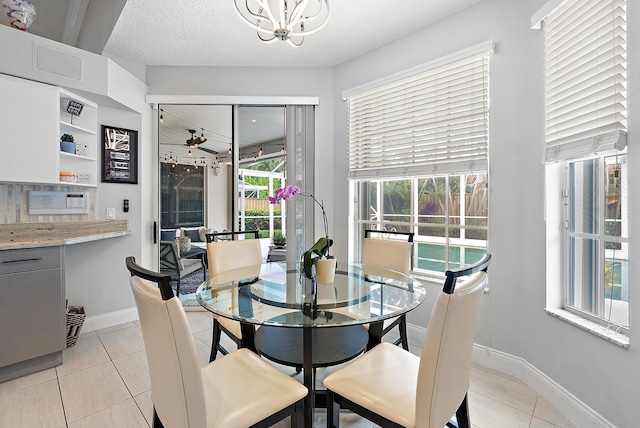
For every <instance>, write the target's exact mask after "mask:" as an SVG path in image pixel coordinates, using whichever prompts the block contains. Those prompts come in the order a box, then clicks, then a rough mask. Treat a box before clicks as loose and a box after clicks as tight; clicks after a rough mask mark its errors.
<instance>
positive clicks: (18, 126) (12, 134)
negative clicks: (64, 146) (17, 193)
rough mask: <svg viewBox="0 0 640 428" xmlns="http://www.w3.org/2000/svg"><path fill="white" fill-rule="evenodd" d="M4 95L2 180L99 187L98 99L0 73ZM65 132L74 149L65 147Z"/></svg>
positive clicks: (0, 104) (0, 141) (0, 100)
mask: <svg viewBox="0 0 640 428" xmlns="http://www.w3.org/2000/svg"><path fill="white" fill-rule="evenodd" d="M0 94H1V95H0V129H1V130H2V132H0V147H1V148H2V152H1V156H0V181H3V182H15V183H43V184H59V183H63V184H65V185H69V184H72V185H76V186H96V184H97V177H98V167H97V163H98V162H97V159H98V133H97V126H98V106H97V105H96V104H95V103H93V102H91V101H89V100H86V99H84V98H82V97H80V96H77V95H75V94H73V93H72V92H69V91H67V90H64V89H59V88H57V87H56V86H52V85H47V84H43V83H38V82H33V81H31V80H27V79H20V78H16V77H13V76H9V75H6V74H0ZM70 103H71V106H70ZM74 108H75V109H76V110H75V111H76V112H78V109H80V111H79V113H80V114H79V115H73V114H71V113H69V111H73V109H74ZM68 110H69V111H68ZM63 134H70V135H72V136H73V142H74V143H75V150H70V151H67V152H63V151H62V150H61V145H60V139H61V136H62V135H63Z"/></svg>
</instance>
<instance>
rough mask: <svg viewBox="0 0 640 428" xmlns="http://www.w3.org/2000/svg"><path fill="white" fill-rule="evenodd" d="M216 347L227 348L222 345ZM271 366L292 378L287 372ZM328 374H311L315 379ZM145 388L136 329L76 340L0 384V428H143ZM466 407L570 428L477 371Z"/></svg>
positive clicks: (359, 423)
mask: <svg viewBox="0 0 640 428" xmlns="http://www.w3.org/2000/svg"><path fill="white" fill-rule="evenodd" d="M187 316H188V319H189V323H190V325H191V329H192V331H193V336H194V338H195V343H196V347H197V350H198V354H199V357H200V362H201V364H202V365H204V364H207V363H208V359H209V349H210V346H211V345H210V344H211V328H212V320H211V316H210V315H209V314H208V313H207V312H201V311H188V312H187ZM223 339H224V337H223ZM223 346H227V347H229V348H231V349H233V346H234V345H233V344H232V342H230V341H228V342H223ZM411 349H412V351H414V352H418V351H419V345H417V344H411ZM279 367H280V368H281V369H282V370H284V371H285V372H287V373H290V374H291V375H292V376H294V375H295V372H294V370H293V369H291V368H288V367H283V366H279ZM328 371H330V369H327V370H325V371H322V370H319V371H318V377H319V378H320V379H321V378H323V377H324V376H326V374H327V373H328ZM150 388H151V385H150V382H149V375H148V366H147V360H146V355H145V351H144V343H143V340H142V332H141V330H140V328H139V324H138V323H137V322H133V323H126V324H122V325H119V326H115V327H111V328H108V329H103V330H98V331H95V332H89V333H84V334H81V335H80V338H79V339H78V342H77V344H76V346H75V347H72V348H68V349H66V350H65V351H64V363H63V364H62V365H61V366H59V367H56V368H52V369H48V370H44V371H42V372H38V373H34V374H31V375H28V376H24V377H21V378H18V379H14V380H11V381H8V382H4V383H0V428H63V427H64V428H148V427H149V426H150V421H151V417H152V403H151V391H150ZM469 402H470V413H471V421H472V424H473V426H474V427H475V428H500V427H509V428H518V427H522V428H527V427H529V428H555V427H562V428H575V427H574V425H573V424H572V423H571V422H569V421H568V420H567V419H566V418H565V417H563V416H562V415H561V414H560V413H559V412H558V411H557V410H556V409H555V408H554V407H553V406H552V405H551V404H550V403H549V402H547V401H546V400H545V399H544V398H542V397H541V396H540V395H538V394H537V393H536V392H535V391H533V390H532V389H531V388H529V387H528V386H527V385H525V384H524V383H523V382H522V381H520V380H519V379H516V378H513V377H510V376H506V375H504V374H501V373H499V372H495V371H492V370H488V369H485V368H483V367H480V366H474V367H473V368H472V370H471V388H470V393H469ZM325 419H326V418H325V415H324V414H323V412H322V411H318V412H317V414H316V419H315V426H316V427H324V426H325ZM341 425H342V426H344V427H348V428H364V427H367V428H371V427H373V426H374V425H373V424H372V423H371V422H368V421H366V420H364V419H362V418H360V417H358V416H357V415H353V414H351V413H343V414H342V415H341ZM276 426H277V427H278V428H284V427H287V426H288V424H287V423H286V421H285V422H281V423H279V424H277V425H276Z"/></svg>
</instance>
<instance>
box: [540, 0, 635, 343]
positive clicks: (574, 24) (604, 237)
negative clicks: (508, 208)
mask: <svg viewBox="0 0 640 428" xmlns="http://www.w3.org/2000/svg"><path fill="white" fill-rule="evenodd" d="M556 4H557V7H555V8H553V9H552V10H551V11H550V12H549V13H547V14H546V16H545V17H543V18H542V19H543V20H544V23H545V47H546V74H545V79H546V142H545V151H544V157H543V161H544V162H545V163H546V164H547V180H548V181H547V188H548V189H549V190H548V193H547V204H548V206H553V207H555V208H554V209H556V210H557V211H558V212H555V213H554V212H550V213H549V215H548V217H550V218H548V219H547V220H548V222H551V223H553V217H554V216H557V217H558V218H561V219H562V222H559V223H558V226H559V227H561V228H562V229H563V231H562V233H560V234H559V235H558V236H559V237H560V238H561V240H556V239H555V236H553V235H554V232H553V231H552V230H551V231H550V228H549V226H547V233H548V237H547V242H548V243H550V245H548V252H547V271H548V272H549V271H554V270H556V269H555V266H558V265H557V264H556V262H555V260H553V258H554V257H557V256H560V257H561V258H562V260H563V261H562V263H561V264H560V265H559V266H558V267H559V269H558V270H560V271H562V272H561V274H560V275H558V276H557V277H556V279H554V278H553V277H551V281H550V282H551V284H548V286H547V291H548V292H549V293H550V294H553V293H554V290H553V289H552V288H553V287H555V286H556V285H555V283H556V282H557V283H562V284H564V286H563V287H562V286H561V288H562V289H563V295H562V298H561V303H560V305H561V307H562V309H566V310H568V311H570V312H573V313H576V314H578V315H580V316H582V317H583V318H586V319H589V320H591V321H595V322H596V323H599V324H603V325H606V326H613V327H614V329H615V330H618V331H622V332H625V331H628V326H629V312H628V304H629V303H628V302H629V285H628V274H627V271H628V217H627V205H628V199H627V156H626V144H627V139H626V130H627V106H626V100H627V88H626V86H627V83H626V3H625V1H624V0H600V1H593V0H565V1H562V2H559V1H556ZM557 164H560V166H561V167H562V168H563V169H564V180H560V181H559V182H558V183H559V184H558V185H560V186H562V189H557V188H554V186H555V185H550V182H553V180H549V177H550V176H553V175H554V174H556V173H554V172H553V171H558V169H557ZM549 171H552V172H551V173H549ZM556 191H557V193H556ZM560 194H561V195H562V200H563V201H562V203H561V204H555V202H553V199H554V198H556V197H557V196H556V195H560ZM560 225H561V226H560ZM557 242H560V244H558V243H557ZM554 245H555V246H558V245H561V246H562V249H561V250H560V251H558V252H556V251H554V250H553V249H552V246H554ZM549 248H551V250H549ZM547 280H548V281H549V280H550V277H549V276H548V277H547ZM550 287H551V288H550ZM552 306H553V305H552Z"/></svg>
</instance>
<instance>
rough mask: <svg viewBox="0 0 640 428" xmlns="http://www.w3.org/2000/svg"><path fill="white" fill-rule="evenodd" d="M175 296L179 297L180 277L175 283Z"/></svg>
mask: <svg viewBox="0 0 640 428" xmlns="http://www.w3.org/2000/svg"><path fill="white" fill-rule="evenodd" d="M176 297H177V298H178V299H179V298H180V278H178V283H177V285H176Z"/></svg>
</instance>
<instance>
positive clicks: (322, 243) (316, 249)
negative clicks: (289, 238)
mask: <svg viewBox="0 0 640 428" xmlns="http://www.w3.org/2000/svg"><path fill="white" fill-rule="evenodd" d="M332 245H333V239H327V238H326V237H324V236H323V237H322V238H320V239H318V240H317V241H316V243H315V244H313V246H312V247H311V248H309V249H308V250H307V251H305V252H304V255H303V259H302V263H303V267H304V275H305V276H306V277H307V278H309V279H311V278H312V277H313V274H312V272H311V267H312V266H313V261H314V260H315V259H320V258H322V257H324V256H326V255H327V254H328V253H329V248H330V247H331V246H332ZM314 256H315V257H314Z"/></svg>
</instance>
